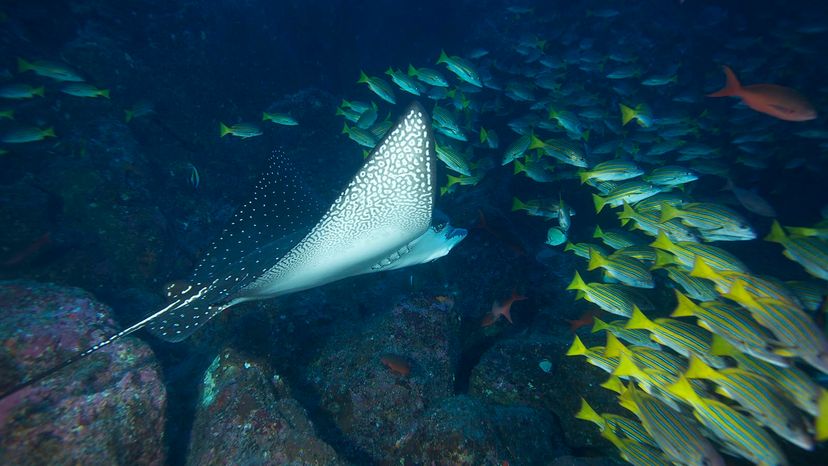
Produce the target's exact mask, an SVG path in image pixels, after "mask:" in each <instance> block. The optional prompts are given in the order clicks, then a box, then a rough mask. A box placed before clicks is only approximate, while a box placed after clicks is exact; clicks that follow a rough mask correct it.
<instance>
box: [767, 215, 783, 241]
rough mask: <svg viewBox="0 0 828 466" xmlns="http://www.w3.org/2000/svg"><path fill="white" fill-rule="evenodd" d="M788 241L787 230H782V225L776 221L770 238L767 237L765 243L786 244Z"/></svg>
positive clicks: (769, 234) (769, 235)
mask: <svg viewBox="0 0 828 466" xmlns="http://www.w3.org/2000/svg"><path fill="white" fill-rule="evenodd" d="M786 239H788V237H787V235H785V230H783V229H782V225H780V224H779V222H778V221H777V220H774V221H773V224H772V225H771V231H770V233H768V236H765V241H770V242H773V243H780V244H784V243H785V240H786Z"/></svg>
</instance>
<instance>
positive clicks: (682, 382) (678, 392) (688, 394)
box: [664, 375, 704, 406]
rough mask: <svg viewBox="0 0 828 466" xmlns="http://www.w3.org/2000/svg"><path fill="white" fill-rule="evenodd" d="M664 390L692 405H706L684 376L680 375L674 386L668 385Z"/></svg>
mask: <svg viewBox="0 0 828 466" xmlns="http://www.w3.org/2000/svg"><path fill="white" fill-rule="evenodd" d="M664 389H665V390H667V391H668V392H669V393H672V394H673V395H675V396H677V397H679V398H681V399H682V400H684V401H686V402H688V403H690V404H691V405H694V406H697V405H700V404H703V403H704V402H703V401H702V399H701V397H700V396H699V395H698V394H697V393H696V391H695V390H693V386H692V385H690V381H689V380H687V378H686V377H684V376H683V375H680V376H679V378H678V380H677V381H676V382H675V383H674V384H672V385H667V386H665V387H664Z"/></svg>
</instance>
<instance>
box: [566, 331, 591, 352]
mask: <svg viewBox="0 0 828 466" xmlns="http://www.w3.org/2000/svg"><path fill="white" fill-rule="evenodd" d="M588 352H589V350H588V349H587V347H586V345H584V342H582V341H581V339H580V338H578V335H575V340H574V341H573V342H572V345H571V346H570V347H569V350H567V352H566V355H567V356H583V355H585V354H587V353H588Z"/></svg>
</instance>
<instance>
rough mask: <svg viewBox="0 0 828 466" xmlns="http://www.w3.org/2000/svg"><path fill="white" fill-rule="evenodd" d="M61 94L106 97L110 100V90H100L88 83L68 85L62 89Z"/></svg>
mask: <svg viewBox="0 0 828 466" xmlns="http://www.w3.org/2000/svg"><path fill="white" fill-rule="evenodd" d="M60 92H63V93H64V94H69V95H73V96H75V97H105V98H107V99H108V98H109V89H99V88H97V87H95V86H93V85H91V84H87V83H75V82H72V83H67V84H64V85H63V87H61V88H60Z"/></svg>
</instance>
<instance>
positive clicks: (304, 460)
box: [187, 348, 344, 466]
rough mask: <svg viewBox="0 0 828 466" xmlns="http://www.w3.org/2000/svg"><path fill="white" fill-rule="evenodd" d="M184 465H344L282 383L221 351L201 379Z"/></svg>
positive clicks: (237, 355)
mask: <svg viewBox="0 0 828 466" xmlns="http://www.w3.org/2000/svg"><path fill="white" fill-rule="evenodd" d="M187 464H188V465H191V466H196V465H198V466H202V465H214V464H216V465H217V464H293V465H337V464H344V463H343V462H342V461H341V460H340V459H339V458H338V456H337V454H336V453H335V452H334V450H333V448H331V447H330V446H329V445H328V444H327V443H325V442H324V441H322V440H321V439H319V438H318V437H317V436H316V433H315V429H314V427H313V424H312V423H311V421H310V420H309V419H308V416H307V413H306V412H305V410H304V409H303V408H302V407H301V406H300V405H299V403H298V402H297V401H296V400H295V399H293V397H292V396H291V394H290V391H289V389H288V387H287V386H286V385H285V383H284V380H283V379H282V377H280V376H279V375H278V374H274V373H273V371H272V370H271V369H270V368H269V367H268V366H267V365H266V364H264V363H262V362H261V361H257V360H255V359H252V358H249V357H246V356H245V355H244V354H242V353H239V352H237V351H235V350H233V349H229V348H225V349H224V350H222V351H221V352H219V354H218V356H216V358H215V359H214V360H213V363H212V364H211V365H210V367H209V368H208V369H207V371H206V372H205V374H204V380H203V382H202V385H201V391H200V396H199V400H198V406H197V408H196V418H195V423H194V424H193V430H192V433H191V437H190V451H189V454H188V456H187Z"/></svg>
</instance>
